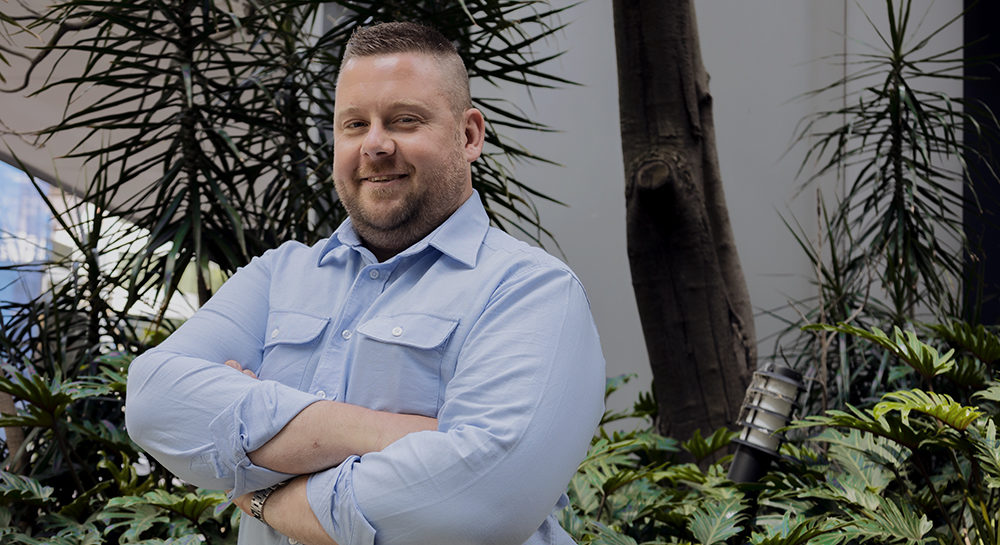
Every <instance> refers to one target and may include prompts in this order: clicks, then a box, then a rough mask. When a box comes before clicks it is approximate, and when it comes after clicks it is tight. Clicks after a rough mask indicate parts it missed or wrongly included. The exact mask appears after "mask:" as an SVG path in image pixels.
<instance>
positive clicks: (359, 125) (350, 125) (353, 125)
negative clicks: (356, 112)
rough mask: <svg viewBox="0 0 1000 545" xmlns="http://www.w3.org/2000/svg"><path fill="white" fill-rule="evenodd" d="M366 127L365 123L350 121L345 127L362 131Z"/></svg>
mask: <svg viewBox="0 0 1000 545" xmlns="http://www.w3.org/2000/svg"><path fill="white" fill-rule="evenodd" d="M365 125H366V123H365V122H364V121H348V122H346V123H344V125H343V126H344V128H345V129H360V128H363V127H364V126H365Z"/></svg>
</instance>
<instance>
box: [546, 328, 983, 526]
mask: <svg viewBox="0 0 1000 545" xmlns="http://www.w3.org/2000/svg"><path fill="white" fill-rule="evenodd" d="M816 327H823V328H825V329H829V330H832V331H834V332H836V333H838V334H843V335H846V336H849V337H851V338H853V339H855V340H857V341H858V342H859V343H863V344H869V345H871V349H872V350H881V351H885V352H886V353H887V354H888V355H887V359H890V360H892V361H893V362H894V363H898V364H899V365H902V366H905V367H907V368H911V369H912V370H913V372H914V373H921V374H924V375H925V376H926V377H927V378H926V382H925V384H924V388H923V389H906V390H899V391H893V392H888V393H886V394H884V395H883V396H882V399H881V401H880V402H878V403H876V404H874V405H873V406H871V407H869V408H858V407H854V406H850V405H848V406H847V407H846V408H845V409H843V410H839V409H838V410H830V411H827V412H826V413H825V414H823V415H818V416H808V417H806V418H805V419H803V420H800V421H797V422H795V423H793V424H792V426H791V428H792V429H796V430H805V431H810V432H813V435H811V436H810V437H807V438H803V439H798V440H794V441H789V442H787V443H785V444H784V445H783V446H782V450H781V454H782V456H781V458H780V459H778V460H777V461H776V463H775V465H774V466H772V468H771V471H770V472H769V473H768V474H767V475H766V476H765V477H764V478H763V479H762V480H761V481H760V482H758V483H740V484H738V483H733V482H731V481H729V480H728V479H727V478H726V475H725V470H726V466H727V464H728V462H729V458H728V457H727V458H723V459H722V460H720V461H719V462H717V463H714V464H711V465H709V466H708V467H707V468H706V469H704V470H703V469H700V468H699V467H698V466H696V465H694V464H686V463H681V462H680V461H679V460H678V458H677V457H676V454H677V453H679V452H680V450H681V449H680V448H679V447H680V446H682V445H683V446H684V448H685V449H686V450H688V451H690V452H692V453H694V452H706V453H708V452H711V451H712V445H715V444H720V445H724V444H725V442H726V441H725V440H724V439H725V438H727V437H729V434H728V432H725V431H719V432H717V433H716V434H715V436H714V437H713V439H711V440H708V441H706V440H705V439H703V438H700V437H695V438H692V440H691V441H688V442H685V443H678V442H677V441H675V440H671V439H667V438H663V437H659V436H657V435H655V434H653V433H652V431H651V429H650V428H645V429H638V430H635V431H630V432H624V433H623V432H615V433H612V434H610V435H609V433H608V432H607V431H606V430H605V429H604V428H602V429H601V430H600V431H599V433H598V435H597V437H595V441H594V443H593V445H592V448H591V451H590V455H589V456H588V457H587V459H586V460H585V461H584V462H583V463H582V464H581V466H580V470H579V472H578V474H577V475H576V476H575V477H574V479H573V482H572V484H571V487H570V498H571V500H572V506H571V508H570V509H568V510H567V511H566V512H565V513H564V525H565V526H566V527H567V529H569V530H570V531H571V532H572V533H573V535H574V537H575V538H576V539H577V540H578V541H580V542H581V543H601V544H622V545H624V544H639V543H675V544H702V545H708V544H715V543H730V544H736V543H739V544H742V543H751V544H758V545H764V544H767V545H799V544H826V545H834V544H841V543H843V544H854V543H886V544H889V543H891V544H918V543H932V542H936V543H947V544H953V545H963V544H967V543H979V544H982V545H996V544H997V543H1000V520H998V519H997V517H996V513H998V512H1000V437H998V435H997V425H996V423H997V420H998V419H1000V369H998V368H997V367H996V365H997V358H996V352H994V350H995V348H996V347H997V346H998V344H997V343H998V342H1000V337H998V336H997V335H996V334H995V333H993V332H991V331H990V330H988V329H987V328H984V327H972V326H969V325H968V324H962V323H958V322H952V323H947V324H941V325H935V326H933V327H929V328H928V330H929V331H933V332H938V333H942V338H940V339H936V340H935V341H934V342H933V343H932V344H928V343H925V342H923V341H920V340H919V339H917V338H916V337H915V336H914V335H912V334H905V333H902V332H894V333H893V334H892V335H887V334H885V333H884V332H882V331H879V330H877V329H871V330H859V329H857V328H855V327H853V326H847V325H839V326H816ZM942 353H943V354H944V355H942ZM984 355H985V356H986V359H983V358H982V356H984ZM928 362H933V369H934V370H935V372H927V369H928ZM970 366H971V367H974V368H976V369H979V370H984V371H985V379H984V381H983V382H981V383H978V384H976V385H974V386H971V387H970V386H968V385H965V384H964V383H960V382H957V381H955V380H954V377H956V376H965V375H966V373H965V372H964V371H963V370H962V368H964V367H970ZM918 369H920V370H922V371H918ZM946 369H949V370H947V371H946ZM956 371H957V373H956ZM616 388H617V384H616V383H609V388H608V391H609V392H613V391H614V390H615V389H616ZM945 391H949V392H951V393H950V394H949V393H945ZM649 401H650V400H649V398H648V397H644V398H642V399H641V400H640V402H639V403H637V404H636V409H635V411H634V413H633V414H634V415H638V416H640V417H642V416H644V415H649V414H653V413H650V411H649V408H648V407H647V406H646V405H647V404H648V403H649ZM622 416H623V415H621V414H618V415H614V418H613V419H612V420H611V421H613V422H616V421H617V419H618V418H620V417H622Z"/></svg>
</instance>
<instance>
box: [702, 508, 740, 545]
mask: <svg viewBox="0 0 1000 545" xmlns="http://www.w3.org/2000/svg"><path fill="white" fill-rule="evenodd" d="M742 510H743V504H742V503H741V502H740V498H739V497H732V498H728V499H724V500H713V501H709V502H707V503H705V504H704V505H702V506H700V507H699V508H698V509H697V510H695V512H694V514H692V515H691V522H690V523H689V524H688V529H690V530H691V534H693V535H694V538H695V539H696V540H698V542H699V543H701V545H714V544H716V543H723V542H725V541H726V540H727V539H729V538H730V537H732V536H735V535H736V534H738V533H740V530H742V529H743V527H742V526H741V523H742V522H743V520H744V519H745V518H746V515H745V514H743V513H741V511H742Z"/></svg>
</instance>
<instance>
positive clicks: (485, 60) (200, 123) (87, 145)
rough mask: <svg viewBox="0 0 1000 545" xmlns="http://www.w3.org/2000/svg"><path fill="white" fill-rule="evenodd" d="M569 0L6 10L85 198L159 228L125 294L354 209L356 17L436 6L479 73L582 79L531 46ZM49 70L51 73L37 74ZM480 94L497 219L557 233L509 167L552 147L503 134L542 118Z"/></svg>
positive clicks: (298, 0)
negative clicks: (80, 164) (344, 125)
mask: <svg viewBox="0 0 1000 545" xmlns="http://www.w3.org/2000/svg"><path fill="white" fill-rule="evenodd" d="M333 4H339V5H337V6H334V5H333ZM324 10H325V11H324ZM561 11H563V10H562V9H550V8H545V7H543V8H541V9H538V8H536V2H533V1H531V0H502V1H494V0H475V1H473V0H461V1H449V2H440V1H434V0H426V1H419V2H410V1H392V2H386V1H362V2H356V1H344V2H334V3H331V5H329V6H326V7H325V8H324V3H323V2H317V1H309V0H279V1H271V2H253V3H242V2H241V3H236V2H196V1H176V2H169V3H163V2H158V1H153V0H142V1H136V2H95V1H93V0H64V1H61V2H54V3H52V4H51V5H50V6H47V7H45V8H40V9H39V11H37V12H29V13H26V14H24V15H23V16H21V17H14V19H15V21H17V22H18V23H20V25H22V26H23V27H24V28H25V29H26V30H21V29H20V28H19V27H14V28H13V29H11V28H10V26H9V25H5V26H4V29H5V32H4V34H6V35H8V36H9V38H10V39H12V40H14V41H15V43H18V44H20V45H21V46H22V47H25V46H31V47H35V48H38V53H37V54H36V55H35V57H33V58H32V60H31V62H30V64H28V65H27V66H26V67H25V68H24V73H23V83H20V84H19V85H14V86H13V87H12V88H8V89H6V91H8V92H20V91H22V90H24V89H26V88H27V89H29V90H30V91H31V92H32V93H33V94H42V93H51V92H53V91H62V92H66V93H68V98H67V103H66V111H65V112H64V115H63V119H62V120H61V121H60V122H59V123H57V124H55V125H53V126H50V127H46V128H40V129H41V130H40V132H39V133H38V143H39V144H40V145H44V144H46V143H47V142H50V141H51V138H52V137H53V136H56V135H60V134H63V133H71V134H72V135H73V139H74V141H76V144H75V146H74V147H73V149H71V150H62V153H61V154H63V155H65V156H67V157H71V158H79V159H81V160H83V161H86V162H87V163H89V164H90V165H91V168H92V171H93V174H92V178H93V181H92V185H91V187H89V188H88V190H87V195H86V196H85V198H86V199H87V200H89V201H98V202H94V204H97V205H99V206H103V207H106V208H107V209H108V210H110V211H111V212H112V213H114V214H116V215H119V216H125V215H127V216H128V217H129V219H130V221H132V222H133V223H135V224H136V225H137V226H139V227H141V228H143V229H146V230H147V231H148V241H147V243H146V244H145V245H144V247H143V248H141V250H139V251H136V252H135V253H134V255H133V261H132V262H131V263H130V264H129V270H130V276H128V277H127V280H128V282H126V283H123V284H121V285H122V286H123V287H125V288H127V289H128V290H129V297H130V299H129V303H132V302H134V301H135V300H136V299H137V298H139V297H140V296H142V295H143V294H146V293H149V292H157V291H160V292H161V294H160V297H161V298H162V299H163V300H164V302H165V301H166V300H168V299H169V296H170V295H172V294H173V293H174V292H175V291H176V290H177V288H178V283H179V282H180V275H179V274H175V273H176V271H183V270H185V268H186V267H187V266H190V267H191V268H192V269H193V271H194V273H195V278H196V285H197V289H198V295H199V298H200V300H201V301H202V302H204V300H206V299H207V298H208V296H209V295H210V294H211V292H212V290H213V285H212V282H211V279H210V276H211V274H210V269H209V267H210V263H211V264H215V265H217V266H218V267H219V268H221V270H222V271H223V272H224V273H231V272H233V271H234V270H235V269H236V268H237V267H239V266H242V265H243V264H245V263H246V262H247V261H249V259H250V258H251V257H252V256H255V255H259V254H260V253H262V252H263V251H264V250H266V249H268V248H272V247H275V246H277V245H278V244H279V243H281V242H283V241H285V240H289V239H296V240H300V241H302V242H304V243H307V244H309V243H312V242H315V241H316V240H317V239H319V238H321V237H322V236H325V235H326V234H328V233H330V232H332V230H333V229H334V228H335V227H336V226H337V225H338V224H339V223H340V221H341V220H342V219H343V218H344V212H343V210H342V208H341V206H340V203H339V201H338V200H337V199H336V197H335V192H334V190H333V182H332V179H331V159H332V152H333V149H332V145H331V142H330V135H331V130H330V123H331V122H332V111H333V110H332V108H333V102H334V101H333V94H334V84H335V81H336V77H337V67H338V66H339V63H340V56H341V54H342V50H343V46H344V44H345V43H346V41H347V39H348V38H349V37H350V34H351V32H352V31H353V29H354V28H356V27H357V26H359V25H361V24H366V23H367V22H371V21H381V20H388V19H393V20H417V21H425V22H431V23H432V24H433V25H435V26H436V27H437V28H438V29H440V30H441V31H442V33H444V34H445V35H446V36H447V37H448V38H451V39H453V40H454V41H455V43H456V45H457V47H458V49H459V51H460V53H461V54H462V56H463V57H464V58H465V60H466V63H467V65H468V67H469V75H470V78H471V79H473V80H477V79H478V80H481V81H485V82H487V83H495V82H499V81H509V82H514V83H517V84H520V85H524V86H526V87H529V88H531V87H549V86H552V85H554V84H564V83H569V82H566V81H564V80H561V79H560V78H558V77H557V76H554V75H550V74H548V73H546V71H544V70H542V69H541V67H542V66H543V65H544V63H545V62H547V61H549V60H551V59H552V58H553V57H554V56H549V57H540V58H535V57H534V56H533V55H532V54H531V48H532V45H533V44H534V43H536V42H537V41H539V40H543V39H545V38H547V37H549V36H550V35H552V34H553V33H554V32H556V31H558V30H559V29H560V28H561V25H559V24H557V23H555V21H556V17H557V16H558V15H559V13H560V12H561ZM35 36H41V37H43V38H45V39H46V40H47V41H46V42H44V43H39V42H38V41H37V39H35ZM43 70H44V71H45V80H44V81H45V83H44V84H43V85H41V86H40V87H38V88H30V87H29V83H30V81H31V75H32V74H33V73H34V72H36V71H39V72H40V71H43ZM95 95H96V96H97V98H94V97H95ZM474 102H475V104H476V105H477V106H479V107H480V108H482V109H483V110H484V111H485V113H486V114H487V119H488V120H489V123H488V126H487V134H486V140H487V143H488V147H487V150H486V153H485V155H484V157H483V159H482V160H481V161H477V162H476V163H475V164H474V165H473V179H474V182H473V184H474V186H475V187H476V188H477V189H478V190H479V191H480V194H481V197H482V198H483V199H484V203H485V204H486V207H487V211H488V213H489V215H490V217H491V219H492V220H493V221H494V223H496V224H498V225H500V226H501V227H506V228H511V227H513V228H519V229H523V230H524V232H525V233H526V234H527V235H528V236H529V237H532V238H536V239H537V238H538V237H541V236H547V234H548V233H547V231H545V230H544V228H542V227H541V225H540V223H539V218H538V215H537V213H536V211H535V209H534V207H533V204H532V201H531V198H532V197H539V198H543V199H548V197H546V196H545V195H542V194H540V193H538V192H536V191H534V190H532V189H531V188H530V187H528V186H526V185H524V184H523V183H521V182H520V181H519V180H517V179H516V178H515V177H514V176H513V175H512V174H511V172H510V169H509V166H510V165H511V164H512V163H513V162H515V161H523V160H542V159H541V158H539V157H537V156H535V155H533V154H532V153H530V152H529V151H527V150H525V149H523V148H521V147H520V146H518V145H517V144H516V142H513V141H512V140H510V139H509V138H507V137H504V136H503V135H502V134H501V131H509V130H510V129H529V130H547V129H546V127H545V126H544V125H542V124H540V123H538V122H535V121H532V120H530V119H529V118H528V117H527V116H526V115H525V114H523V113H522V112H521V111H520V110H518V109H516V108H515V107H514V106H511V105H510V104H507V103H505V102H503V101H501V100H497V99H492V98H490V97H483V96H477V97H475V98H474ZM524 225H527V226H528V227H527V228H525V227H523V226H524ZM215 287H217V286H215Z"/></svg>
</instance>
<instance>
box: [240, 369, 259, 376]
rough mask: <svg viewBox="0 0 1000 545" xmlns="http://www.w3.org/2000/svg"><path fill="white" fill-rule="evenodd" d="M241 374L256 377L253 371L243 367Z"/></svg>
mask: <svg viewBox="0 0 1000 545" xmlns="http://www.w3.org/2000/svg"><path fill="white" fill-rule="evenodd" d="M243 374H244V375H246V376H248V377H250V378H257V374H256V373H254V372H253V371H251V370H249V369H244V370H243Z"/></svg>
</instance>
